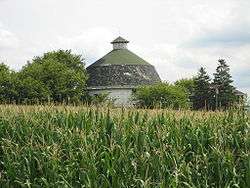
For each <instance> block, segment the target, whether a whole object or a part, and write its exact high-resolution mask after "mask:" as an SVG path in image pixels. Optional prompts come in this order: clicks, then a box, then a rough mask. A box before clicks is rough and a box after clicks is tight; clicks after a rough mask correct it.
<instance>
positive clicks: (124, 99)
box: [89, 88, 132, 106]
mask: <svg viewBox="0 0 250 188" xmlns="http://www.w3.org/2000/svg"><path fill="white" fill-rule="evenodd" d="M100 93H109V97H110V98H112V99H116V100H115V106H131V105H132V103H131V101H130V98H131V95H132V89H125V88H124V89H123V88H119V89H103V90H90V91H89V94H90V95H95V94H100Z"/></svg>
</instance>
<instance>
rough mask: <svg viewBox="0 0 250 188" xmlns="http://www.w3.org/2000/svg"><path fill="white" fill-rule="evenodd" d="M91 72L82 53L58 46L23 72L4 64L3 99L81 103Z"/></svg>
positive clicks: (1, 68) (0, 80)
mask: <svg viewBox="0 0 250 188" xmlns="http://www.w3.org/2000/svg"><path fill="white" fill-rule="evenodd" d="M86 80H87V73H86V70H85V64H84V62H83V59H82V57H81V56H80V55H75V54H72V53H71V51H70V50H58V51H52V52H48V53H45V54H43V55H42V56H41V57H35V58H34V59H33V60H32V61H31V62H28V63H27V64H26V65H25V66H24V67H23V68H22V69H21V70H20V71H19V72H13V71H10V70H9V68H8V67H7V66H6V65H4V64H1V65H0V102H1V103H18V104H39V103H45V102H54V103H62V102H66V103H77V102H79V101H82V99H83V98H84V96H85V94H86V92H85V90H86Z"/></svg>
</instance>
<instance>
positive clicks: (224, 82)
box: [134, 59, 239, 110]
mask: <svg viewBox="0 0 250 188" xmlns="http://www.w3.org/2000/svg"><path fill="white" fill-rule="evenodd" d="M213 75H214V78H213V79H211V78H210V76H209V75H208V73H207V72H206V69H205V68H204V67H201V68H200V69H199V71H198V73H197V75H196V76H194V77H193V78H190V79H181V80H178V81H176V82H175V83H174V84H169V83H167V82H166V83H159V84H156V85H152V86H142V87H139V88H138V89H137V90H136V91H135V92H134V99H135V100H136V104H137V105H139V106H140V107H147V108H154V107H155V106H158V107H161V108H169V107H170V108H175V109H179V108H192V109H194V110H200V109H205V110H216V109H228V108H230V107H233V106H235V105H236V104H237V105H238V102H239V101H238V100H239V99H238V97H237V96H236V93H235V91H236V90H235V87H234V86H233V85H232V84H233V80H232V76H231V75H230V68H229V66H228V65H227V63H226V61H225V60H224V59H219V60H218V66H217V68H216V72H215V73H214V74H213Z"/></svg>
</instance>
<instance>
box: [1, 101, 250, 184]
mask: <svg viewBox="0 0 250 188" xmlns="http://www.w3.org/2000/svg"><path fill="white" fill-rule="evenodd" d="M0 187H250V120H249V116H248V115H246V114H244V113H243V112H192V111H171V110H135V109H127V110H125V109H110V110H109V109H107V108H100V109H98V108H95V107H89V108H87V107H70V106H68V107H65V106H58V107H54V106H45V107H44V106H0Z"/></svg>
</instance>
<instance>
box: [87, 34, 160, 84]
mask: <svg viewBox="0 0 250 188" xmlns="http://www.w3.org/2000/svg"><path fill="white" fill-rule="evenodd" d="M112 43H114V45H116V44H117V43H121V45H122V44H124V43H128V41H127V40H125V39H123V38H122V37H118V38H117V39H115V40H114V41H113V42H112ZM118 45H119V44H118ZM87 72H88V74H89V79H88V81H87V86H88V88H103V87H108V88H112V87H116V88H117V87H119V88H120V87H126V88H128V87H130V88H133V87H136V86H139V85H150V84H154V83H156V82H160V81H161V80H160V77H159V75H158V73H157V72H156V70H155V68H154V66H152V65H151V64H149V63H148V62H146V61H145V60H143V59H142V58H140V57H139V56H137V55H136V54H134V53H133V52H131V51H129V50H128V49H126V48H124V46H123V47H122V48H121V49H114V50H112V51H111V52H109V53H108V54H107V55H105V56H104V57H102V58H101V59H99V60H98V61H96V62H95V63H93V64H92V65H90V66H89V67H87Z"/></svg>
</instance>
